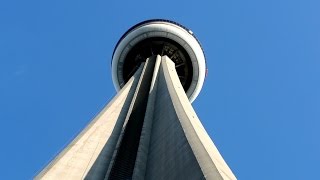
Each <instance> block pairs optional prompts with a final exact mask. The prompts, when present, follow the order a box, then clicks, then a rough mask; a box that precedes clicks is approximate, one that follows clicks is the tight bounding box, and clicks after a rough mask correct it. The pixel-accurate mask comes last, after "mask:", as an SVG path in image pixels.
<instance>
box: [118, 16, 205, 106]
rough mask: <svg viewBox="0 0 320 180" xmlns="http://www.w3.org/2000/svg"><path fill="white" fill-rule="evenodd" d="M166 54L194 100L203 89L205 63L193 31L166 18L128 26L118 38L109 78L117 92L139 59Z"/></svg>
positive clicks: (188, 94) (191, 100)
mask: <svg viewBox="0 0 320 180" xmlns="http://www.w3.org/2000/svg"><path fill="white" fill-rule="evenodd" d="M157 54H159V55H161V56H165V55H166V56H168V57H169V58H170V59H171V60H172V61H173V62H174V63H175V67H176V71H177V73H178V77H179V79H180V82H181V84H182V86H183V88H184V90H185V92H186V94H187V96H188V98H189V100H190V102H193V101H194V100H195V99H196V97H197V96H198V94H199V93H200V90H201V88H202V85H203V82H204V78H205V71H206V64H205V56H204V53H203V50H202V48H201V45H200V43H199V41H198V40H197V39H196V37H195V36H194V35H193V33H192V31H191V30H189V29H187V28H185V27H184V26H182V25H180V24H178V23H175V22H173V21H168V20H159V19H156V20H148V21H144V22H142V23H139V24H137V25H135V26H133V27H132V28H130V29H129V30H128V31H127V32H126V33H125V34H124V35H123V36H122V37H121V38H120V40H119V41H118V43H117V45H116V47H115V50H114V53H113V56H112V79H113V84H114V86H115V88H116V90H117V91H119V90H120V89H121V88H122V87H123V86H124V84H125V83H126V82H127V81H128V80H129V79H130V77H131V76H132V75H133V74H134V72H135V71H136V70H137V68H138V67H139V66H140V64H141V63H142V62H144V61H145V60H146V59H147V58H148V57H150V56H152V55H157Z"/></svg>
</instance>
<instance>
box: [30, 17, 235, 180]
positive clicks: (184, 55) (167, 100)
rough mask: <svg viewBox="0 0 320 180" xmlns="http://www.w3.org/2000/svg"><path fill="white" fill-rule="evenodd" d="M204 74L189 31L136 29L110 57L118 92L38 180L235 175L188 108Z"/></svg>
mask: <svg viewBox="0 0 320 180" xmlns="http://www.w3.org/2000/svg"><path fill="white" fill-rule="evenodd" d="M205 73H206V65H205V56H204V53H203V50H202V48H201V46H200V43H199V41H198V40H197V39H196V37H195V36H194V35H193V33H192V31H190V30H189V29H187V28H185V27H184V26H182V25H180V24H178V23H175V22H172V21H167V20H160V19H155V20H148V21H144V22H142V23H139V24H137V25H135V26H133V27H132V28H130V29H129V30H128V31H127V32H126V33H125V34H124V35H123V36H122V37H121V38H120V40H119V42H118V43H117V45H116V48H115V50H114V53H113V57H112V79H113V83H114V85H115V88H116V90H117V91H118V93H117V94H116V96H115V97H114V98H113V99H112V100H111V101H110V102H109V103H108V105H107V106H106V107H105V108H104V109H103V110H102V111H101V112H100V113H99V114H98V116H97V117H95V118H94V119H93V120H92V121H91V122H90V123H89V124H88V125H87V127H85V129H84V130H82V132H81V133H80V134H79V135H78V136H77V137H76V138H75V139H74V140H73V141H72V142H71V143H70V144H69V145H68V146H67V147H66V148H65V149H64V150H63V151H62V152H61V153H60V154H59V155H58V156H57V157H56V158H55V159H53V160H52V161H51V162H50V164H48V165H47V166H46V167H45V168H44V169H43V170H42V171H41V172H40V173H39V174H38V175H37V176H36V177H35V179H111V180H113V179H137V180H140V179H166V180H168V179H178V180H180V179H181V180H185V179H192V180H193V179H236V178H235V176H234V175H233V173H232V171H231V170H230V169H229V167H228V165H227V164H226V163H225V161H224V160H223V158H222V156H221V155H220V153H219V151H218V150H217V148H216V147H215V145H214V143H213V142H212V140H211V139H210V137H209V136H208V134H207V132H206V131H205V129H204V127H203V126H202V124H201V122H200V120H199V119H198V117H197V115H196V113H195V111H194V110H193V108H192V105H191V102H192V101H194V100H195V98H196V97H197V95H198V94H199V92H200V90H201V88H202V85H203V82H204V79H205Z"/></svg>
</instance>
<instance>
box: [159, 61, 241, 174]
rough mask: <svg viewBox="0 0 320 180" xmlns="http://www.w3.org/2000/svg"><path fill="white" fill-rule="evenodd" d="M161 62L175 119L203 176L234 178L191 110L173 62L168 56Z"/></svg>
mask: <svg viewBox="0 0 320 180" xmlns="http://www.w3.org/2000/svg"><path fill="white" fill-rule="evenodd" d="M161 64H162V67H163V69H162V70H163V74H164V77H165V81H166V87H167V88H168V91H169V94H170V97H171V101H172V103H173V106H174V109H175V112H176V114H177V119H178V120H179V122H180V124H181V127H182V129H183V131H184V134H185V137H186V139H187V141H188V144H189V145H190V147H191V149H192V152H193V154H194V156H195V157H196V159H197V162H198V163H199V166H200V168H201V170H202V172H203V175H204V177H205V178H206V179H213V180H215V179H230V180H234V179H236V177H235V176H234V175H233V173H232V171H231V170H230V169H229V167H228V165H227V164H226V163H225V161H224V160H223V158H222V156H221V155H220V153H219V151H218V149H217V148H216V147H215V145H214V144H213V142H212V140H211V139H210V137H209V135H208V134H207V132H206V131H205V129H204V127H203V126H202V124H201V122H200V120H199V118H198V117H197V115H196V113H195V111H194V110H193V108H192V106H191V104H190V102H189V100H188V98H187V96H186V94H185V93H184V90H183V88H182V85H181V84H180V83H179V82H180V81H179V78H178V76H177V73H176V72H175V67H174V63H173V62H172V61H171V60H170V59H169V58H168V57H163V60H162V62H161Z"/></svg>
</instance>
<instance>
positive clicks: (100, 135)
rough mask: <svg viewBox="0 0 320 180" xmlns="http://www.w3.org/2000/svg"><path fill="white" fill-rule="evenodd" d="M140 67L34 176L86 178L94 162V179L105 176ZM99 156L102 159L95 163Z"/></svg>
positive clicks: (37, 177) (43, 177) (92, 175)
mask: <svg viewBox="0 0 320 180" xmlns="http://www.w3.org/2000/svg"><path fill="white" fill-rule="evenodd" d="M141 71H142V68H140V69H139V70H137V72H136V73H135V75H134V76H133V77H132V78H131V79H130V80H129V82H128V83H127V84H126V85H125V86H124V87H123V89H122V90H121V91H120V92H119V93H118V94H117V95H116V96H115V97H114V98H113V99H112V100H111V101H110V102H109V103H108V105H107V106H106V107H104V108H103V110H102V111H101V112H100V113H99V114H98V115H97V116H96V117H95V118H94V119H93V120H92V121H91V122H90V123H89V124H88V125H87V126H86V128H85V129H84V130H82V131H81V133H80V134H79V135H78V136H77V137H76V138H75V139H74V140H73V141H72V142H71V143H70V144H69V145H68V146H67V147H66V148H65V149H64V150H63V151H62V152H61V153H59V154H58V155H57V156H56V157H55V159H53V160H52V161H51V162H50V163H49V164H48V165H47V166H46V167H45V168H44V169H43V170H42V171H41V172H40V173H39V174H38V175H37V176H36V177H35V179H83V178H84V176H85V175H86V174H87V173H88V171H89V169H90V168H92V166H94V168H93V169H94V170H93V171H94V172H95V173H93V174H91V176H90V177H92V178H91V179H99V178H101V177H102V178H103V177H104V176H105V171H106V170H104V169H107V167H108V165H109V162H110V159H111V156H112V153H113V151H114V148H115V145H116V142H117V140H118V137H119V135H120V132H121V129H122V124H123V123H124V120H125V117H126V116H125V115H126V114H127V112H128V110H129V105H130V102H131V99H132V98H133V95H134V91H135V89H136V86H137V84H138V80H139V77H140V74H141ZM101 152H103V153H101ZM97 159H98V160H101V159H103V162H100V163H95V162H96V160H97ZM94 163H95V165H94Z"/></svg>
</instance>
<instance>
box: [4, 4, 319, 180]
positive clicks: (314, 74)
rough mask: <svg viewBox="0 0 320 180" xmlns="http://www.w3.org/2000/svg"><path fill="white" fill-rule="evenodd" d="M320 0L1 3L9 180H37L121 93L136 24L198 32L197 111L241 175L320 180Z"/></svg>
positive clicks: (247, 178)
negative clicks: (116, 82)
mask: <svg viewBox="0 0 320 180" xmlns="http://www.w3.org/2000/svg"><path fill="white" fill-rule="evenodd" d="M319 8H320V1H318V0H300V1H298V0H268V1H256V0H242V1H237V0H228V1H222V0H214V1H212V0H210V1H209V0H208V1H169V0H163V1H155V2H152V1H132V2H131V1H127V2H125V1H116V0H108V1H107V0H91V1H83V0H77V1H75V0H70V1H62V0H56V1H43V0H42V1H41V0H30V1H22V0H10V1H0V122H1V126H0V142H1V151H0V169H1V170H0V179H31V178H32V177H33V176H34V175H35V174H36V173H37V172H38V171H39V170H40V169H41V168H43V167H44V165H45V164H46V163H48V161H49V160H50V159H51V158H52V157H53V156H54V155H56V154H57V153H58V152H59V151H60V150H61V149H62V148H63V147H64V146H65V145H66V144H67V143H68V142H70V141H71V140H72V138H73V137H74V136H75V135H76V134H77V133H78V132H79V131H80V130H81V129H82V128H83V127H84V126H85V125H86V124H87V123H88V122H89V121H90V120H91V119H92V118H93V117H94V116H95V115H96V114H97V113H98V112H99V111H100V110H101V108H102V107H103V106H104V105H105V104H106V103H107V102H108V101H109V100H110V99H111V98H112V97H113V96H114V95H115V90H114V87H113V85H112V81H111V72H110V70H111V62H110V61H111V55H112V51H113V48H114V46H115V44H116V42H117V41H118V39H119V38H120V36H121V35H122V34H123V33H124V32H125V31H126V30H127V29H128V28H129V27H131V26H133V25H134V24H136V23H138V22H140V21H143V20H147V19H151V18H165V19H170V20H174V21H177V22H179V23H181V24H183V25H185V26H186V27H188V28H190V29H191V30H192V31H193V32H194V33H195V35H196V36H197V37H198V39H199V40H200V42H201V43H202V46H203V48H204V50H205V54H206V57H207V65H208V69H209V74H208V77H207V78H206V81H205V84H204V87H203V89H202V92H201V93H200V95H199V96H198V98H197V99H196V101H195V102H194V103H193V105H194V108H195V110H196V111H197V113H198V116H199V117H200V119H201V120H202V123H203V124H204V126H205V128H206V129H207V131H208V133H209V134H210V136H211V137H212V139H213V141H214V142H215V144H216V145H217V147H218V148H219V150H220V152H221V153H222V155H223V156H224V158H225V160H226V161H227V163H228V164H229V166H230V167H231V169H232V170H233V172H234V173H235V175H236V176H237V177H238V179H244V180H257V179H259V180H274V179H281V180H282V179H290V180H292V179H297V180H300V179H319V178H320V176H319V163H320V153H319V152H320V140H319V138H320V122H319V121H320V81H319V77H320V21H319V17H320V11H319Z"/></svg>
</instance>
